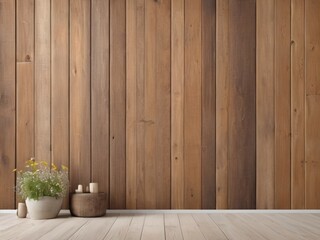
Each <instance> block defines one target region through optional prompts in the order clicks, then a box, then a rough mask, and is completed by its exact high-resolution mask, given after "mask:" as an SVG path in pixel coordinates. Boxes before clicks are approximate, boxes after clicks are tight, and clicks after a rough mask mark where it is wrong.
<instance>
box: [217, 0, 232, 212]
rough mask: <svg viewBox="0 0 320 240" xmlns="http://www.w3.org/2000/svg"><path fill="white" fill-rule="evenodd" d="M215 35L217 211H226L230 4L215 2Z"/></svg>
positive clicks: (227, 2) (223, 0)
mask: <svg viewBox="0 0 320 240" xmlns="http://www.w3.org/2000/svg"><path fill="white" fill-rule="evenodd" d="M216 9H217V20H216V21H217V34H216V48H217V59H216V89H217V92H216V150H217V151H216V208H217V209H226V208H228V161H229V145H228V144H229V128H228V122H229V88H230V77H229V76H230V72H229V70H230V59H229V58H230V55H229V54H230V53H229V52H230V48H229V0H228V1H225V0H217V6H216Z"/></svg>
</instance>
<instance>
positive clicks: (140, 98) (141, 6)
mask: <svg viewBox="0 0 320 240" xmlns="http://www.w3.org/2000/svg"><path fill="white" fill-rule="evenodd" d="M136 11H137V13H136V16H137V18H136V19H137V33H136V34H137V35H136V36H137V37H136V39H137V56H136V68H137V70H136V71H137V72H136V74H137V88H136V91H137V116H136V117H137V118H136V125H137V208H144V207H145V185H144V182H145V156H144V148H145V139H144V137H145V129H144V122H143V119H144V101H145V87H144V82H145V1H144V0H137V9H136Z"/></svg>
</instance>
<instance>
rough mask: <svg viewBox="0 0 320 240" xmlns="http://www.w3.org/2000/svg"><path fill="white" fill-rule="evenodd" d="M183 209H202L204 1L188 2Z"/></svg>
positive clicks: (187, 0) (186, 17)
mask: <svg viewBox="0 0 320 240" xmlns="http://www.w3.org/2000/svg"><path fill="white" fill-rule="evenodd" d="M184 38H185V94H184V168H185V175H184V183H185V184H184V189H185V190H184V191H185V193H184V201H185V204H184V208H201V1H200V0H185V37H184Z"/></svg>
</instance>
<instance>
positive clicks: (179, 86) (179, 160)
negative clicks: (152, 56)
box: [171, 0, 185, 209]
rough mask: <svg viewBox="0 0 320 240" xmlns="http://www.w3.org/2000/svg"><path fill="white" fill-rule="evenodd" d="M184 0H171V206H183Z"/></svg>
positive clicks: (175, 207) (178, 207) (176, 207)
mask: <svg viewBox="0 0 320 240" xmlns="http://www.w3.org/2000/svg"><path fill="white" fill-rule="evenodd" d="M184 63H185V60H184V0H176V1H171V208H174V209H181V208H184V71H185V70H184Z"/></svg>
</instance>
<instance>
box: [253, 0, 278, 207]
mask: <svg viewBox="0 0 320 240" xmlns="http://www.w3.org/2000/svg"><path fill="white" fill-rule="evenodd" d="M256 54H257V75H256V76H257V79H256V98H257V105H256V111H257V123H256V124H257V133H256V134H257V135H256V138H257V143H256V147H257V153H256V154H257V197H256V198H257V208H259V209H261V208H262V209H272V208H274V188H275V186H274V166H275V162H274V160H275V159H274V157H275V132H274V131H275V123H274V120H275V118H274V117H275V113H274V84H275V82H274V81H275V69H274V60H275V1H274V0H258V1H257V53H256Z"/></svg>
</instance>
